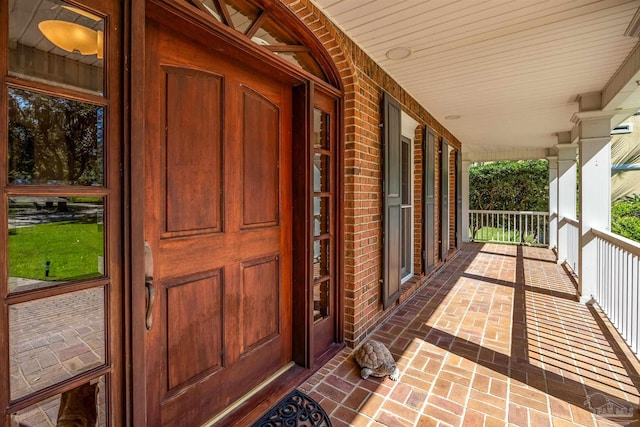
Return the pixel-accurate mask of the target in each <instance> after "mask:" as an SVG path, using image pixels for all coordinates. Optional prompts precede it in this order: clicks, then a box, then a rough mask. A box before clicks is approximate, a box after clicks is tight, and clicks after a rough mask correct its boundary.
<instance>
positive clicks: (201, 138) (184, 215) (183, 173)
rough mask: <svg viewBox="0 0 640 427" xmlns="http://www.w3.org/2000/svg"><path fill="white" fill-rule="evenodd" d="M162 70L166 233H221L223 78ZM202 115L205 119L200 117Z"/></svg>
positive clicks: (178, 70)
mask: <svg viewBox="0 0 640 427" xmlns="http://www.w3.org/2000/svg"><path fill="white" fill-rule="evenodd" d="M163 69H164V71H165V73H166V78H165V82H166V87H165V93H166V96H165V97H164V102H165V107H164V110H165V112H166V126H165V129H166V141H165V164H166V177H165V180H164V183H165V185H166V196H165V200H166V202H165V213H166V229H165V231H166V232H186V231H192V232H193V231H196V232H197V231H203V230H209V231H220V229H221V202H220V201H221V195H222V194H221V193H222V186H221V184H222V177H221V171H222V167H221V166H222V149H221V147H222V129H223V125H222V114H221V112H222V107H221V102H222V84H223V80H222V77H221V76H218V75H216V74H212V73H205V72H200V71H194V70H192V69H185V68H178V67H163ZM203 111H206V112H207V114H206V117H203V115H202V114H198V112H203ZM195 189H206V191H194V190H195Z"/></svg>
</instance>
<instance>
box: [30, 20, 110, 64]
mask: <svg viewBox="0 0 640 427" xmlns="http://www.w3.org/2000/svg"><path fill="white" fill-rule="evenodd" d="M38 28H39V29H40V31H41V32H42V34H43V35H44V36H45V37H46V38H47V40H49V41H50V42H51V43H53V44H54V45H56V46H57V47H59V48H60V49H63V50H66V51H67V52H75V53H80V54H82V55H97V57H98V58H102V57H103V52H102V50H103V44H104V33H103V32H102V31H96V30H92V29H91V28H87V27H85V26H84V25H80V24H75V23H73V22H67V21H58V20H48V21H42V22H40V23H39V24H38Z"/></svg>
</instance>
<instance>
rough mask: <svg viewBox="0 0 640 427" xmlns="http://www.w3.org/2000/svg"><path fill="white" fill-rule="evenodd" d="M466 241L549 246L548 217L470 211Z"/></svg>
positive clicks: (532, 214)
mask: <svg viewBox="0 0 640 427" xmlns="http://www.w3.org/2000/svg"><path fill="white" fill-rule="evenodd" d="M469 240H470V241H475V242H496V243H511V244H518V245H521V244H529V245H535V246H548V245H549V213H548V212H518V211H481V210H470V211H469Z"/></svg>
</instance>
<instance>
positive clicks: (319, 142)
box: [313, 109, 331, 150]
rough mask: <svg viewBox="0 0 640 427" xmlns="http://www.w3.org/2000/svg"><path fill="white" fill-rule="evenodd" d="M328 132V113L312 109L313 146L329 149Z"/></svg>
mask: <svg viewBox="0 0 640 427" xmlns="http://www.w3.org/2000/svg"><path fill="white" fill-rule="evenodd" d="M329 138H330V133H329V114H327V113H323V112H322V111H320V110H318V109H314V110H313V148H314V149H316V150H317V149H321V150H330V149H331V144H330V143H331V140H330V139H329Z"/></svg>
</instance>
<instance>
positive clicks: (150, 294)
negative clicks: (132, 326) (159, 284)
mask: <svg viewBox="0 0 640 427" xmlns="http://www.w3.org/2000/svg"><path fill="white" fill-rule="evenodd" d="M144 286H145V292H146V298H145V301H146V306H147V310H146V314H145V318H144V321H145V325H146V326H147V331H148V330H150V329H151V326H153V311H152V310H153V303H154V302H155V300H156V288H155V287H154V286H153V278H152V277H147V278H145V281H144Z"/></svg>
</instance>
